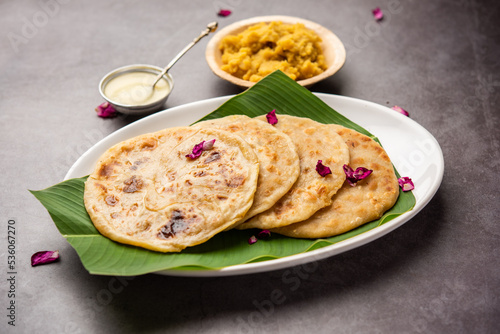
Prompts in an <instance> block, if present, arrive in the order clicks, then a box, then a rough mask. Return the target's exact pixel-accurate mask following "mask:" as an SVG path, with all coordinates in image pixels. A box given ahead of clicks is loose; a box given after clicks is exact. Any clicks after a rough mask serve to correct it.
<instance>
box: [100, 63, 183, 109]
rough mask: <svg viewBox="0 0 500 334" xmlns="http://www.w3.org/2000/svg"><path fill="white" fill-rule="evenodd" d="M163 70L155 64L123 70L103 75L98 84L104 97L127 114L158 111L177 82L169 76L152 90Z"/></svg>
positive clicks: (119, 69) (122, 68) (121, 68)
mask: <svg viewBox="0 0 500 334" xmlns="http://www.w3.org/2000/svg"><path fill="white" fill-rule="evenodd" d="M161 71H162V69H161V68H160V67H156V66H152V65H143V64H137V65H129V66H124V67H120V68H118V69H116V70H114V71H112V72H110V73H108V74H106V75H105V76H104V78H103V79H102V80H101V82H100V83H99V92H100V93H101V96H102V97H103V98H104V99H105V100H106V101H108V102H109V103H110V104H111V105H113V107H114V108H115V109H116V110H117V111H119V112H121V113H124V114H140V113H146V112H153V111H157V110H159V109H160V108H162V106H163V105H164V103H165V101H166V100H167V98H168V96H169V94H170V92H171V91H172V88H173V85H174V81H173V79H172V77H171V76H170V74H168V73H166V74H165V75H163V76H162V78H161V79H160V80H159V81H158V83H157V84H156V85H155V86H154V87H153V82H154V81H155V79H156V77H157V76H158V74H159V73H161Z"/></svg>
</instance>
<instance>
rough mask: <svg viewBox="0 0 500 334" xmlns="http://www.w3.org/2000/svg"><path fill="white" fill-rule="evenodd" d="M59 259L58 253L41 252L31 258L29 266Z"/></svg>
mask: <svg viewBox="0 0 500 334" xmlns="http://www.w3.org/2000/svg"><path fill="white" fill-rule="evenodd" d="M58 259H59V251H41V252H36V253H35V254H33V255H32V256H31V266H32V267H34V266H38V265H41V264H47V263H51V262H55V261H57V260H58Z"/></svg>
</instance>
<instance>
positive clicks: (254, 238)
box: [248, 235, 257, 245]
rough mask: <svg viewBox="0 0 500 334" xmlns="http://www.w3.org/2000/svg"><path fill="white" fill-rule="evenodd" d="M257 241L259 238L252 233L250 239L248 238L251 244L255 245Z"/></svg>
mask: <svg viewBox="0 0 500 334" xmlns="http://www.w3.org/2000/svg"><path fill="white" fill-rule="evenodd" d="M256 242H257V238H256V237H255V235H252V236H251V237H250V238H249V239H248V244H249V245H253V244H254V243H256Z"/></svg>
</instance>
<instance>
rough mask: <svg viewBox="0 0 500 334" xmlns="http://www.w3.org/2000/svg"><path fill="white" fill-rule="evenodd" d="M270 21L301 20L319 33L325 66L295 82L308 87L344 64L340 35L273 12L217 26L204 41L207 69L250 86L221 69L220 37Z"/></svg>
mask: <svg viewBox="0 0 500 334" xmlns="http://www.w3.org/2000/svg"><path fill="white" fill-rule="evenodd" d="M272 21H281V22H283V23H286V24H295V23H302V24H303V25H304V26H305V27H306V28H308V29H310V30H312V31H314V32H315V33H316V34H317V35H318V36H319V37H321V40H322V42H321V48H322V49H323V55H324V56H325V61H326V64H327V66H328V68H327V69H326V71H324V72H323V73H321V74H319V75H316V76H314V77H311V78H308V79H304V80H299V81H297V83H298V84H300V85H302V86H305V87H309V86H311V85H313V84H315V83H316V82H318V81H321V80H324V79H326V78H328V77H330V76H332V75H333V74H334V73H336V72H337V71H338V70H340V68H342V66H343V65H344V63H345V58H346V52H345V48H344V44H342V42H341V41H340V39H339V38H338V37H337V36H336V35H335V34H334V33H333V32H331V31H330V30H328V29H326V28H325V27H323V26H321V25H319V24H317V23H314V22H312V21H308V20H304V19H301V18H298V17H291V16H281V15H275V16H258V17H253V18H250V19H246V20H242V21H238V22H235V23H233V24H230V25H228V26H227V27H225V28H223V29H221V30H219V31H218V32H217V33H216V34H215V35H214V36H213V37H212V39H211V40H210V41H209V42H208V44H207V49H206V51H205V57H206V59H207V62H208V66H209V67H210V69H211V70H212V71H213V72H214V73H215V74H216V75H217V76H219V77H221V78H222V79H224V80H227V81H229V82H231V83H233V84H235V85H238V86H240V87H242V88H248V87H251V86H253V85H254V84H255V82H252V81H248V80H243V79H240V78H237V77H235V76H233V75H231V74H229V73H227V72H226V71H223V70H222V69H221V66H222V59H221V56H222V52H221V51H220V50H219V45H220V42H221V40H222V39H223V38H224V37H225V36H227V35H237V34H239V33H240V32H242V31H244V30H245V29H246V28H248V27H249V26H251V25H254V24H257V23H259V22H272Z"/></svg>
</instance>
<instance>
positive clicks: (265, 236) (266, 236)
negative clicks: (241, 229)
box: [257, 230, 271, 240]
mask: <svg viewBox="0 0 500 334" xmlns="http://www.w3.org/2000/svg"><path fill="white" fill-rule="evenodd" d="M270 237H271V231H269V230H262V231H260V232H259V233H257V239H259V240H267V239H269V238H270Z"/></svg>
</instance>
